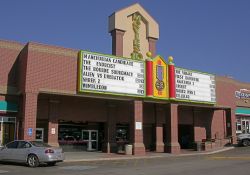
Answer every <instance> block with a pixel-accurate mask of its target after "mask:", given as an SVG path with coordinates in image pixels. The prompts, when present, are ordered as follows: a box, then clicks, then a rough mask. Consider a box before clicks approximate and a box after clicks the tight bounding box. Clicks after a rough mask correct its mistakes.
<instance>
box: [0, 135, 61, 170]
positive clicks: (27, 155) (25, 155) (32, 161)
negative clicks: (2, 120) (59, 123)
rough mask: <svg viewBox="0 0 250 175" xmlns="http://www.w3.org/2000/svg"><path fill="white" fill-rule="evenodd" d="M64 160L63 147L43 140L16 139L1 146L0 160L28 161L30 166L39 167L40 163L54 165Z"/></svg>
mask: <svg viewBox="0 0 250 175" xmlns="http://www.w3.org/2000/svg"><path fill="white" fill-rule="evenodd" d="M63 160H64V153H63V151H62V148H56V147H51V146H49V145H48V144H45V143H43V142H37V141H25V140H16V141H13V142H10V143H8V144H6V145H5V146H3V147H1V148H0V161H8V162H17V163H18V162H20V163H27V164H28V165H29V166H30V167H37V166H39V164H40V163H47V164H48V165H51V166H53V165H55V164H56V163H57V162H62V161H63Z"/></svg>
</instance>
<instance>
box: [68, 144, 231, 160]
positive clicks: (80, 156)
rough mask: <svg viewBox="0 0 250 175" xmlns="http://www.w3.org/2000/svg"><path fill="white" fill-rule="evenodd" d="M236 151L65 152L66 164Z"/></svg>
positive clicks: (227, 148)
mask: <svg viewBox="0 0 250 175" xmlns="http://www.w3.org/2000/svg"><path fill="white" fill-rule="evenodd" d="M231 149H234V147H224V148H220V149H217V150H212V151H200V152H197V151H193V150H181V154H178V155H174V154H169V153H156V152H147V153H146V155H143V156H133V155H124V154H115V153H110V154H107V153H103V152H65V160H64V162H84V161H86V162H89V161H105V160H128V159H151V158H162V157H181V156H195V155H209V154H215V153H218V152H223V151H227V150H231Z"/></svg>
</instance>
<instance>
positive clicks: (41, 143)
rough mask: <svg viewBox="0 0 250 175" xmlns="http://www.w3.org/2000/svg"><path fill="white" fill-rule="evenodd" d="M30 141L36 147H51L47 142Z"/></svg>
mask: <svg viewBox="0 0 250 175" xmlns="http://www.w3.org/2000/svg"><path fill="white" fill-rule="evenodd" d="M30 143H31V144H32V145H34V146H36V147H51V146H50V145H48V144H47V143H44V142H39V141H31V142H30Z"/></svg>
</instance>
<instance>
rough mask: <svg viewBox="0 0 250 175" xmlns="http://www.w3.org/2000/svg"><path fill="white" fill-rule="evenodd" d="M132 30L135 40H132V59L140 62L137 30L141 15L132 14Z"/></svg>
mask: <svg viewBox="0 0 250 175" xmlns="http://www.w3.org/2000/svg"><path fill="white" fill-rule="evenodd" d="M132 19H133V23H132V25H133V30H134V34H135V38H134V40H133V52H132V53H131V58H132V59H137V60H141V59H143V56H142V54H141V53H140V38H139V29H140V25H141V15H140V14H138V13H134V14H133V17H132Z"/></svg>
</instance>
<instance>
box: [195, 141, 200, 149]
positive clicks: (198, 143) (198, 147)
mask: <svg viewBox="0 0 250 175" xmlns="http://www.w3.org/2000/svg"><path fill="white" fill-rule="evenodd" d="M195 150H196V151H202V142H200V141H198V142H196V147H195Z"/></svg>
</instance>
